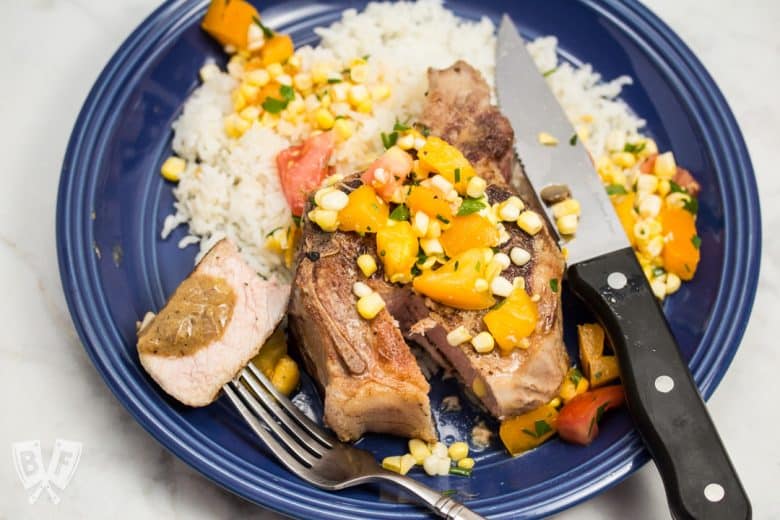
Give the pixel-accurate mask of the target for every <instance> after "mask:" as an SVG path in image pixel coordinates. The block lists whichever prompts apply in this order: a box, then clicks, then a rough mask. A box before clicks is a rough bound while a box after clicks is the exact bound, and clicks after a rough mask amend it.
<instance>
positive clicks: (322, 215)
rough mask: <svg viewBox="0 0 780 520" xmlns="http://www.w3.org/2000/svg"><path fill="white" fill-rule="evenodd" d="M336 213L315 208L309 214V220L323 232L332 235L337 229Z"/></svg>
mask: <svg viewBox="0 0 780 520" xmlns="http://www.w3.org/2000/svg"><path fill="white" fill-rule="evenodd" d="M338 215H339V214H338V212H336V211H329V210H326V209H321V208H315V209H313V210H311V211H310V212H309V220H311V221H312V222H314V223H315V224H317V225H318V226H320V228H321V229H322V230H323V231H327V232H329V233H332V232H333V231H336V230H337V229H338V227H339V221H338Z"/></svg>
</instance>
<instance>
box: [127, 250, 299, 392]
mask: <svg viewBox="0 0 780 520" xmlns="http://www.w3.org/2000/svg"><path fill="white" fill-rule="evenodd" d="M289 297H290V284H289V283H286V282H280V281H278V280H276V279H271V280H263V279H262V278H260V277H259V276H258V275H257V274H256V273H255V272H254V270H253V269H252V268H251V267H249V266H248V265H247V264H246V262H244V260H243V259H242V258H241V254H240V253H239V252H238V250H237V249H236V247H235V246H234V245H233V244H232V243H231V242H229V241H228V240H222V241H220V242H218V243H217V244H216V245H215V246H214V247H213V248H212V249H211V251H209V252H208V253H207V254H206V255H205V256H204V257H203V259H202V260H201V261H200V263H199V264H198V265H197V266H196V267H195V270H194V271H193V272H192V274H190V275H189V277H187V278H186V279H185V280H184V281H183V282H182V283H181V285H179V287H178V288H177V289H176V291H175V292H174V293H173V296H171V298H170V299H169V300H168V303H166V304H165V307H163V309H162V310H161V311H160V312H159V314H157V316H155V317H154V319H152V320H151V322H149V323H148V324H146V325H145V326H144V327H143V328H142V329H141V330H140V331H139V333H138V344H137V347H138V355H139V358H140V360H141V365H142V366H143V367H144V369H145V370H146V371H147V372H148V373H149V375H150V376H152V379H154V380H155V381H156V382H157V384H159V385H160V387H161V388H162V389H163V390H165V391H166V392H167V393H168V394H170V395H171V396H172V397H174V398H176V399H177V400H179V401H181V402H182V403H184V404H186V405H189V406H205V405H207V404H209V403H211V402H213V401H214V400H215V399H216V398H217V395H218V394H219V391H220V389H221V388H222V385H224V384H225V383H227V382H228V381H230V380H231V379H232V378H233V377H234V376H235V375H236V374H237V373H238V372H239V371H240V370H241V369H242V368H243V367H244V366H246V364H247V363H248V362H249V360H250V359H252V358H253V357H254V356H255V355H257V353H258V352H259V351H260V348H261V347H262V346H263V343H265V340H266V339H268V337H269V336H270V335H271V333H272V332H273V331H274V329H275V328H276V326H277V325H278V324H279V322H280V321H281V319H282V317H283V316H284V312H285V309H286V308H287V302H288V300H289Z"/></svg>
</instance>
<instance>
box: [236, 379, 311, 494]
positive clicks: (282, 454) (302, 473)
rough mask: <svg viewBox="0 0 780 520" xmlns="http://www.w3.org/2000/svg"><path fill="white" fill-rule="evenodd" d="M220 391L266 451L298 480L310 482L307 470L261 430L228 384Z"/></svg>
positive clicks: (255, 419)
mask: <svg viewBox="0 0 780 520" xmlns="http://www.w3.org/2000/svg"><path fill="white" fill-rule="evenodd" d="M222 389H223V390H224V391H225V394H226V395H227V396H228V398H229V399H230V400H231V401H232V402H233V405H234V406H235V407H236V409H238V412H239V413H240V414H241V416H242V417H243V418H244V420H246V422H248V423H249V426H251V428H252V430H253V431H254V432H255V433H256V434H257V436H258V437H260V440H262V441H263V443H265V445H266V446H267V447H268V449H269V450H271V452H272V453H273V454H274V455H276V457H277V458H278V459H279V460H280V461H281V463H282V464H284V465H285V466H286V467H287V469H289V470H290V471H292V472H293V473H295V474H296V475H298V476H299V477H300V478H302V479H304V480H307V481H311V476H310V474H309V469H308V468H307V467H306V466H304V465H303V464H301V463H300V462H299V461H298V460H297V459H296V458H295V457H293V456H292V455H291V454H290V452H288V451H287V450H286V449H285V448H284V447H283V446H282V445H281V444H279V443H278V442H277V440H276V439H275V438H274V436H273V435H271V433H269V432H268V431H267V430H266V429H265V428H263V425H262V424H261V423H260V421H258V420H257V417H255V416H254V415H253V414H252V412H250V411H249V409H248V408H247V407H246V406H245V405H244V403H243V402H242V401H241V398H240V397H238V395H237V394H236V392H235V390H233V388H231V387H230V385H229V384H227V385H225V386H223V387H222Z"/></svg>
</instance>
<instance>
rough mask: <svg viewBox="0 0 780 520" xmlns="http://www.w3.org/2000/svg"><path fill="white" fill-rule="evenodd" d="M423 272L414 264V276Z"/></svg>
mask: <svg viewBox="0 0 780 520" xmlns="http://www.w3.org/2000/svg"><path fill="white" fill-rule="evenodd" d="M421 274H422V271H421V270H420V268H419V267H417V266H416V265H413V266H412V276H420V275H421Z"/></svg>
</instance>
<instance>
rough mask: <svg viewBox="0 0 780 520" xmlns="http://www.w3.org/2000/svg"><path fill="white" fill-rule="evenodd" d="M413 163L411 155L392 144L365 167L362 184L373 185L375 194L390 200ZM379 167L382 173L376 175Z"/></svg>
mask: <svg viewBox="0 0 780 520" xmlns="http://www.w3.org/2000/svg"><path fill="white" fill-rule="evenodd" d="M413 163H414V160H413V159H412V156H411V155H409V154H408V153H406V152H404V151H403V150H401V149H400V148H398V147H397V146H393V147H391V148H389V149H388V150H387V151H386V152H385V153H383V154H382V155H381V156H380V157H379V159H377V160H376V161H374V162H373V163H372V164H371V166H369V167H368V169H366V171H365V172H364V173H363V175H362V176H361V179H362V180H363V183H364V184H368V185H369V186H373V187H374V189H375V190H376V192H377V195H379V196H380V197H382V198H383V199H384V200H386V201H390V200H392V199H393V194H394V193H395V191H396V189H397V188H400V187H401V185H402V184H403V183H404V181H405V180H406V177H407V176H408V175H409V172H411V171H412V166H413ZM379 168H382V170H384V175H380V176H377V175H376V173H377V170H378V169H379ZM380 177H383V178H380ZM395 202H398V201H395Z"/></svg>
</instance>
